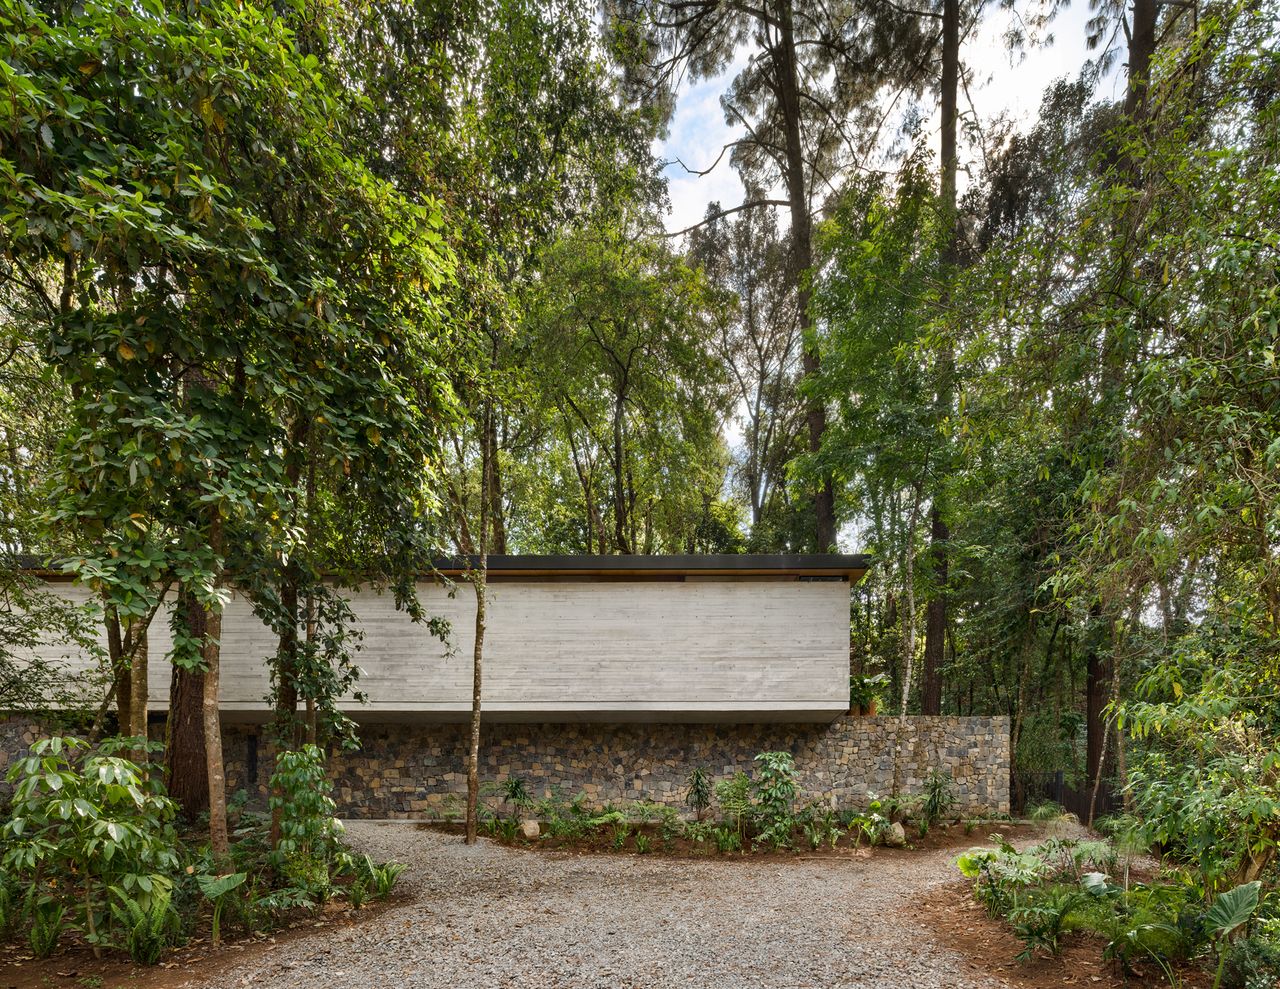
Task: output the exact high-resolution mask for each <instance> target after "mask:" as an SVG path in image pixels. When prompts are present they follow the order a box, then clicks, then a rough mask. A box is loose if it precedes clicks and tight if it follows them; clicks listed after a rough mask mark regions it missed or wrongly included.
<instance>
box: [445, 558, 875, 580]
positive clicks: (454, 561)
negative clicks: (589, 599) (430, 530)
mask: <svg viewBox="0 0 1280 989" xmlns="http://www.w3.org/2000/svg"><path fill="white" fill-rule="evenodd" d="M478 563H479V557H477V556H475V555H470V556H454V557H448V558H446V559H441V560H436V561H435V567H436V569H437V570H439V571H441V572H442V573H461V572H464V571H467V570H472V569H475V567H476V566H477V565H478ZM487 564H488V568H489V570H491V571H493V572H495V573H528V572H546V573H566V574H573V573H627V572H632V573H635V572H640V573H676V574H699V573H717V574H733V573H761V572H764V573H779V574H801V575H803V574H833V573H839V574H854V573H858V574H861V573H863V572H864V571H865V570H866V569H867V568H868V566H869V565H870V560H869V558H868V557H867V556H865V555H864V554H861V553H707V554H668V555H649V556H646V555H639V554H634V555H628V556H603V555H593V556H585V555H583V556H578V555H541V554H509V555H490V556H489V557H488V560H487Z"/></svg>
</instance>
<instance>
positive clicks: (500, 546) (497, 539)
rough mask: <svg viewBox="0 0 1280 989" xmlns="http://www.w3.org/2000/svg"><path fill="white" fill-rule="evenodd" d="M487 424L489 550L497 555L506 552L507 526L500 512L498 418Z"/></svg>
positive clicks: (500, 483)
mask: <svg viewBox="0 0 1280 989" xmlns="http://www.w3.org/2000/svg"><path fill="white" fill-rule="evenodd" d="M491 418H492V421H491V422H490V423H489V449H490V451H492V452H491V454H490V456H491V457H492V459H493V463H492V464H490V466H489V484H488V489H489V517H490V518H491V519H492V520H493V521H492V525H493V542H492V543H490V544H489V545H490V549H491V550H492V552H494V553H498V554H499V555H501V554H503V553H505V552H506V551H507V524H506V517H505V514H504V512H503V510H502V473H501V470H502V465H501V464H500V463H499V462H498V417H497V416H493V417H491Z"/></svg>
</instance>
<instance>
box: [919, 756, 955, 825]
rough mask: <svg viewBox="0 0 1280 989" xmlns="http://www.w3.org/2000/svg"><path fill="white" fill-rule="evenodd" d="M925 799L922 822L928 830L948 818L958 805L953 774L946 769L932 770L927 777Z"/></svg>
mask: <svg viewBox="0 0 1280 989" xmlns="http://www.w3.org/2000/svg"><path fill="white" fill-rule="evenodd" d="M923 797H924V799H923V800H922V801H921V803H920V822H921V825H922V826H924V827H926V828H927V827H930V826H931V825H933V824H936V823H937V822H938V821H940V820H942V819H943V818H944V817H946V816H947V814H949V813H951V811H952V809H953V808H954V807H955V805H956V802H957V800H958V797H957V796H956V784H955V781H954V780H953V779H952V778H951V774H950V773H949V772H947V771H946V770H945V769H931V770H930V771H929V775H928V776H926V777H925V781H924V794H923Z"/></svg>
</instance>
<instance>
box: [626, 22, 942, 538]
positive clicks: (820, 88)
mask: <svg viewBox="0 0 1280 989" xmlns="http://www.w3.org/2000/svg"><path fill="white" fill-rule="evenodd" d="M609 18H610V23H611V25H612V31H613V32H614V35H615V37H616V39H617V41H616V44H617V47H618V48H619V50H620V51H622V52H623V56H624V58H625V59H626V60H627V64H629V65H630V66H631V68H632V78H633V84H634V85H635V86H636V87H637V89H639V90H640V91H642V92H645V93H646V94H647V95H648V97H649V98H650V99H654V100H656V101H657V102H658V103H659V104H660V105H663V106H666V107H670V105H671V104H672V101H673V98H674V92H675V88H676V85H677V83H678V82H679V80H681V79H682V78H684V77H685V75H686V73H687V75H688V77H689V78H691V79H706V78H712V77H714V76H716V75H718V74H719V73H721V72H723V71H724V69H725V68H726V67H727V66H728V65H729V63H730V62H731V61H732V60H733V59H734V58H735V56H736V55H737V54H738V51H739V49H740V48H741V47H743V46H749V47H750V49H751V50H752V51H753V53H754V57H752V58H750V59H749V61H748V63H747V67H746V68H745V69H743V71H742V72H741V73H740V74H739V75H738V77H737V78H736V79H735V80H734V81H733V83H732V84H731V86H730V88H729V90H728V92H727V93H726V94H725V96H724V100H723V106H724V108H725V116H726V119H727V120H728V121H729V122H730V123H732V124H735V125H738V126H741V127H742V128H743V129H744V131H745V134H744V136H743V137H742V138H740V139H738V140H737V141H735V142H733V144H732V145H731V147H732V161H733V162H734V164H735V166H736V167H737V168H738V169H739V170H740V171H741V172H742V174H743V175H744V177H745V178H746V179H747V180H748V184H749V187H750V188H761V189H769V188H772V187H774V186H775V184H776V185H781V187H782V188H783V189H784V190H785V198H781V199H751V200H748V201H747V202H744V203H743V204H742V205H740V206H737V207H734V208H733V209H732V210H729V211H727V212H737V211H743V210H751V209H760V208H771V207H774V206H785V207H786V208H787V210H788V213H789V216H790V220H791V229H790V235H789V243H790V246H791V263H790V266H789V272H788V274H789V278H790V283H791V286H792V289H793V290H794V292H795V299H796V312H797V319H798V321H799V328H800V335H801V338H802V342H803V359H802V364H803V368H804V374H805V377H806V379H812V378H814V377H816V376H817V374H818V371H819V366H820V357H819V351H820V347H819V342H818V335H817V328H816V324H815V320H814V316H813V313H812V310H811V306H810V297H811V275H812V269H813V267H814V256H813V216H814V212H815V199H816V198H817V197H818V196H819V195H821V194H822V193H823V191H828V190H829V191H834V190H835V189H837V188H838V185H837V182H838V178H839V176H840V174H841V173H842V172H844V171H845V170H846V169H848V168H850V167H856V166H857V164H859V158H860V157H861V156H862V155H863V154H864V152H865V151H866V148H865V146H864V142H865V141H866V135H867V132H868V131H873V130H875V129H877V124H876V123H875V121H877V120H878V118H879V117H880V111H879V109H878V108H875V96H876V95H877V94H878V93H879V92H881V90H882V89H886V88H889V89H892V88H893V87H895V85H904V84H905V85H908V86H917V87H918V86H919V85H921V84H922V81H921V79H920V78H919V76H920V67H919V61H920V53H921V52H922V51H923V49H924V47H925V46H926V44H927V35H926V33H925V32H923V31H922V30H921V27H920V24H919V23H918V21H919V19H918V18H913V17H910V16H906V15H904V14H902V13H901V12H900V10H899V8H897V7H896V5H880V6H876V7H873V8H870V9H866V8H863V7H862V6H861V5H859V4H856V3H837V4H834V5H827V6H825V7H823V8H822V9H821V10H813V9H810V8H805V9H801V8H800V7H799V6H798V5H794V4H793V3H792V2H791V0H768V2H765V3H761V4H755V5H752V4H746V3H741V2H737V0H692V2H688V0H678V2H677V0H615V2H613V3H612V4H611V5H610V9H609ZM724 150H725V151H728V150H729V148H726V149H724ZM722 154H723V152H722ZM806 426H807V430H808V442H809V451H810V453H811V454H814V455H816V454H818V453H819V451H820V450H821V448H822V439H823V434H824V432H825V430H826V426H827V411H826V409H825V408H824V407H823V406H822V405H821V403H820V402H818V401H817V400H816V399H815V398H814V397H813V396H812V395H810V396H809V397H808V399H807V401H806ZM811 475H812V477H813V480H814V483H815V491H814V496H813V504H814V523H815V529H814V535H813V541H812V543H811V545H812V547H813V548H814V549H816V550H817V551H819V552H827V551H829V550H831V549H832V548H833V547H834V546H835V544H836V509H835V500H834V498H835V496H834V490H833V487H832V481H831V478H830V477H829V476H827V475H826V474H825V473H824V472H823V471H822V470H821V469H818V470H816V471H814V472H811Z"/></svg>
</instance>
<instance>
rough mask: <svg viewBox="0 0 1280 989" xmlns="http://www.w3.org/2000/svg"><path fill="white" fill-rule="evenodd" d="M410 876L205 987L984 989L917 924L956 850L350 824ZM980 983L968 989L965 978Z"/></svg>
mask: <svg viewBox="0 0 1280 989" xmlns="http://www.w3.org/2000/svg"><path fill="white" fill-rule="evenodd" d="M347 835H348V838H349V839H350V841H351V843H352V844H353V845H355V846H356V847H357V848H359V849H361V850H364V851H369V852H371V853H373V855H374V857H375V858H394V859H397V860H399V861H401V862H407V863H409V865H410V869H409V871H407V872H406V873H405V874H404V876H403V877H402V879H401V883H402V884H404V885H405V886H406V887H407V888H408V889H409V891H410V892H412V893H413V895H414V901H413V902H412V903H409V904H406V905H404V906H402V907H399V908H396V909H392V910H389V911H387V912H386V913H384V914H382V915H380V916H378V917H376V918H372V919H370V920H368V921H366V922H363V923H360V924H356V925H354V926H352V927H348V928H343V929H340V930H336V931H334V932H332V933H328V934H317V935H315V936H312V937H309V938H305V939H302V940H296V941H293V942H287V943H284V944H282V945H280V946H278V947H276V948H273V949H271V950H270V951H269V952H268V953H264V954H261V955H259V956H257V957H256V958H255V959H254V960H253V961H251V962H247V963H246V964H244V965H243V966H241V967H237V968H233V969H231V970H229V971H227V972H224V973H222V974H221V975H220V976H219V977H218V978H217V979H216V980H214V981H210V982H204V983H200V984H201V985H205V986H211V987H213V986H216V987H226V989H242V987H245V986H249V987H252V989H282V987H285V986H299V987H302V986H306V987H315V989H324V987H335V989H338V987H340V989H355V987H360V989H364V987H371V989H381V987H395V989H434V987H450V989H470V987H475V989H481V987H483V989H494V987H507V986H511V987H520V989H541V987H556V989H561V987H563V989H586V987H591V989H596V987H599V989H613V987H628V989H629V987H637V989H638V987H645V989H649V987H654V989H657V987H662V989H666V987H674V986H680V987H685V989H688V987H698V989H721V987H723V989H755V987H758V989H782V987H788V989H801V987H837V986H838V987H851V989H853V987H856V989H890V987H894V989H897V987H911V989H933V987H937V989H942V987H947V989H978V987H992V986H993V985H1000V984H1001V983H993V982H992V980H991V979H990V978H988V977H986V976H983V975H977V974H975V975H973V976H970V975H967V974H966V973H967V972H969V971H970V966H969V965H967V964H966V963H965V962H964V961H963V959H961V958H960V957H959V956H957V955H956V954H955V953H954V952H951V951H949V950H947V949H945V948H943V947H941V946H939V945H937V944H935V943H932V940H931V938H930V936H929V934H928V932H926V931H924V930H922V929H921V928H920V927H918V926H917V925H916V924H914V923H913V922H912V921H911V919H910V910H909V907H910V902H911V899H912V897H913V896H915V895H917V894H919V892H920V891H922V890H924V889H926V888H928V887H929V886H930V885H933V884H936V883H938V882H940V881H945V879H946V878H947V877H948V873H949V871H950V870H949V866H948V863H949V861H950V859H951V858H952V857H953V856H954V854H955V853H954V852H953V851H951V852H947V851H942V852H932V853H921V854H919V855H883V856H873V857H872V858H870V859H856V860H849V861H833V860H831V859H821V860H817V859H815V860H809V861H805V860H800V861H789V862H777V861H773V862H770V861H763V860H756V861H752V860H751V859H745V860H735V861H722V860H707V861H702V860H697V859H694V860H690V859H681V860H673V859H662V858H659V857H656V856H654V857H648V856H638V855H619V856H613V855H582V856H575V855H567V854H555V853H540V852H529V851H521V850H517V849H508V848H503V847H502V846H499V845H496V844H493V843H491V842H488V841H485V840H482V841H481V842H480V843H479V844H478V845H475V846H472V847H470V848H468V847H467V846H466V845H464V844H463V843H462V840H461V838H458V837H454V836H452V835H443V834H438V833H436V832H433V831H419V830H417V829H416V828H414V827H412V826H406V825H400V824H374V823H353V824H351V825H349V826H348V831H347ZM974 978H976V979H978V981H973V979H974Z"/></svg>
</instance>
